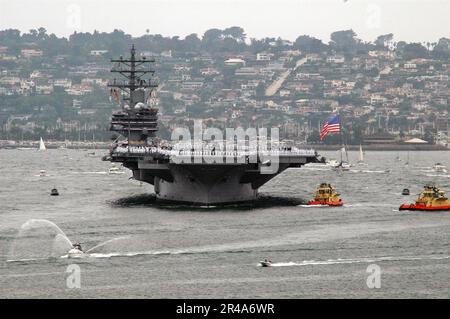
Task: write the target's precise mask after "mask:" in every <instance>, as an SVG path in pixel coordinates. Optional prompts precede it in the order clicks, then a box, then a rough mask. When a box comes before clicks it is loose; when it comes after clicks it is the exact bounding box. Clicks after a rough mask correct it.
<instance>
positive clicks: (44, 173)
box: [39, 169, 47, 177]
mask: <svg viewBox="0 0 450 319" xmlns="http://www.w3.org/2000/svg"><path fill="white" fill-rule="evenodd" d="M46 174H47V172H46V171H45V169H41V170H40V171H39V176H41V177H43V176H45V175H46Z"/></svg>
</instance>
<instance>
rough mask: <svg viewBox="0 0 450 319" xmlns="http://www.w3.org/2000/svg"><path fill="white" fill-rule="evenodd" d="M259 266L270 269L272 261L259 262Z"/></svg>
mask: <svg viewBox="0 0 450 319" xmlns="http://www.w3.org/2000/svg"><path fill="white" fill-rule="evenodd" d="M259 264H260V265H261V267H270V266H272V261H270V260H267V259H264V260H261V261H260V262H259Z"/></svg>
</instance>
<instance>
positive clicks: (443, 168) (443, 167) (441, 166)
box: [433, 163, 447, 173]
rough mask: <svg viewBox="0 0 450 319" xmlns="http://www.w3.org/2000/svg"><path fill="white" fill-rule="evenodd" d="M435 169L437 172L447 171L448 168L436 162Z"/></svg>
mask: <svg viewBox="0 0 450 319" xmlns="http://www.w3.org/2000/svg"><path fill="white" fill-rule="evenodd" d="M433 170H434V171H435V172H437V173H447V168H446V167H445V166H444V165H442V164H441V163H436V164H434V165H433Z"/></svg>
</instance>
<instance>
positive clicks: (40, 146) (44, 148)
mask: <svg viewBox="0 0 450 319" xmlns="http://www.w3.org/2000/svg"><path fill="white" fill-rule="evenodd" d="M46 149H47V148H46V147H45V144H44V141H43V140H42V137H41V140H40V141H39V150H40V151H45V150H46Z"/></svg>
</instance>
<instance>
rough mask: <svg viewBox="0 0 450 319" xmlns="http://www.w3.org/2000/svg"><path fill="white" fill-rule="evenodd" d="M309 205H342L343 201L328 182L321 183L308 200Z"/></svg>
mask: <svg viewBox="0 0 450 319" xmlns="http://www.w3.org/2000/svg"><path fill="white" fill-rule="evenodd" d="M308 205H310V206H318V205H321V206H342V205H344V202H343V201H342V199H341V198H340V194H339V193H337V192H336V190H335V188H334V187H333V186H331V184H328V183H322V184H320V186H319V187H318V188H317V190H316V193H315V195H314V199H312V200H310V201H309V202H308Z"/></svg>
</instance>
